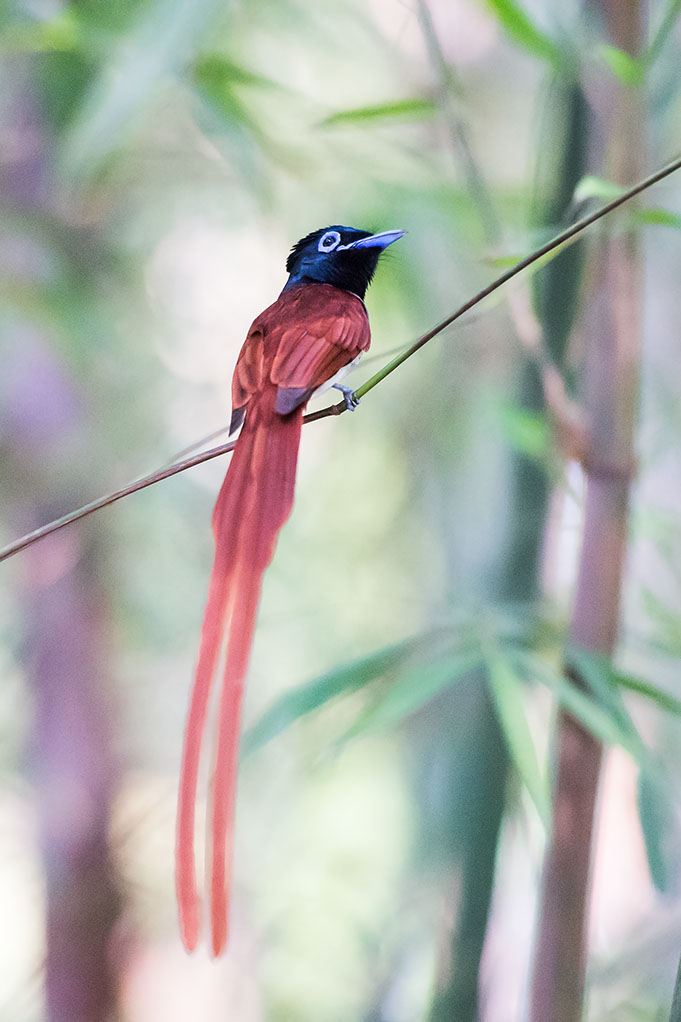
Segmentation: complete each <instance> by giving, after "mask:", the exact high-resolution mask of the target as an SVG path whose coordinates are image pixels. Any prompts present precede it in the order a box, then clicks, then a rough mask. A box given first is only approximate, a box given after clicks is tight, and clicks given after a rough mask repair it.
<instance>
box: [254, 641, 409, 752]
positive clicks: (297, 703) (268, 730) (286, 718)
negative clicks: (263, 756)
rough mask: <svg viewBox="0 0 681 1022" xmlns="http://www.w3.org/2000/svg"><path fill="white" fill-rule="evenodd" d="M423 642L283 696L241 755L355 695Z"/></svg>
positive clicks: (401, 646)
mask: <svg viewBox="0 0 681 1022" xmlns="http://www.w3.org/2000/svg"><path fill="white" fill-rule="evenodd" d="M423 641H424V640H423V637H420V638H418V639H410V640H408V641H407V642H401V643H398V644H397V645H395V646H388V647H387V648H386V649H382V650H379V651H378V652H377V653H372V654H371V656H368V657H363V658H362V659H360V660H354V661H353V662H352V663H349V664H345V665H343V666H342V667H339V668H337V669H335V670H333V671H329V672H328V673H327V674H324V675H322V677H320V678H315V679H314V681H310V682H307V684H305V685H301V686H300V687H299V688H295V689H293V690H292V691H290V692H286V693H285V694H284V695H283V696H281V697H280V698H279V699H277V700H276V702H275V703H274V704H273V705H272V706H271V707H270V708H269V709H268V710H266V711H265V713H264V714H263V715H262V717H261V718H260V720H258V721H257V722H256V723H255V724H254V725H253V726H252V727H251V728H249V730H248V731H247V732H246V734H245V735H244V737H243V739H242V742H241V753H242V755H243V756H247V755H249V754H250V753H251V752H254V751H255V750H256V749H259V748H261V747H262V746H263V745H266V744H267V742H269V741H271V740H272V739H273V738H276V736H277V735H279V734H281V732H282V731H284V730H285V729H286V728H287V727H289V726H290V725H291V724H293V723H295V721H297V720H299V719H300V718H301V717H304V716H305V715H306V714H308V713H311V712H312V711H313V710H317V709H319V707H321V706H323V705H324V704H325V703H328V702H329V701H330V700H331V699H335V698H336V697H337V696H339V695H343V694H347V693H349V692H356V691H357V690H358V689H360V688H363V687H364V686H365V685H367V684H369V682H371V681H374V679H376V678H379V677H381V676H382V675H383V674H385V673H386V672H387V671H390V670H392V669H394V668H395V667H396V666H398V665H399V664H400V663H402V662H403V661H404V660H405V659H406V658H408V657H409V656H410V655H411V654H413V652H414V651H415V649H416V648H418V646H420V644H421V643H422V642H423Z"/></svg>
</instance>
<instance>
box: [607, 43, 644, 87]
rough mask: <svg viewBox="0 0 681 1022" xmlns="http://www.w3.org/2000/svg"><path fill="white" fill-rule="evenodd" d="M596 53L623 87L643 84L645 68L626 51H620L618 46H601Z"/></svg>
mask: <svg viewBox="0 0 681 1022" xmlns="http://www.w3.org/2000/svg"><path fill="white" fill-rule="evenodd" d="M596 53H597V56H598V57H599V58H600V59H601V60H602V61H603V63H605V64H607V65H608V67H609V68H610V70H611V71H612V73H613V74H614V75H615V77H617V78H619V80H620V81H621V82H622V84H623V85H631V86H634V87H636V86H639V85H642V84H643V81H644V78H645V71H644V66H643V64H642V63H641V62H640V61H638V60H636V59H635V58H634V57H632V56H631V54H629V53H627V52H626V50H620V49H618V47H617V46H599V47H598V49H597V50H596Z"/></svg>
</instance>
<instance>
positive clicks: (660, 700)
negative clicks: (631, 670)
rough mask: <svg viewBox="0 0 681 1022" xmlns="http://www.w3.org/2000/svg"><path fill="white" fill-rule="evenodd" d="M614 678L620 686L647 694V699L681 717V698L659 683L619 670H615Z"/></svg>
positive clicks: (640, 693)
mask: <svg viewBox="0 0 681 1022" xmlns="http://www.w3.org/2000/svg"><path fill="white" fill-rule="evenodd" d="M614 678H615V681H616V683H617V684H618V685H619V687H620V688H624V689H627V690H628V691H629V692H636V693H637V695H640V696H645V698H646V699H650V700H651V701H652V702H654V703H657V705H658V706H659V708H660V709H661V710H666V711H667V712H668V713H674V714H676V716H678V717H681V699H677V698H676V696H673V695H671V694H670V693H669V692H665V691H664V689H661V688H658V687H657V685H652V684H650V682H648V681H644V680H643V679H642V678H635V677H633V675H631V674H622V673H621V672H619V671H616V672H615V674H614Z"/></svg>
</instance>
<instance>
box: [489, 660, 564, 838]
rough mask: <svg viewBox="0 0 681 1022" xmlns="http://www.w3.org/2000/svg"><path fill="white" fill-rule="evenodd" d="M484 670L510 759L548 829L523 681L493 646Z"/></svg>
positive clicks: (547, 797)
mask: <svg viewBox="0 0 681 1022" xmlns="http://www.w3.org/2000/svg"><path fill="white" fill-rule="evenodd" d="M487 669H488V680H489V686H490V690H491V693H492V698H493V700H494V705H495V707H496V711H497V715H498V717H499V724H500V725H501V729H502V731H503V734H504V738H505V739H506V744H507V746H508V751H509V754H510V756H511V760H512V761H513V763H514V764H515V767H516V770H517V771H518V774H519V776H520V778H521V780H522V781H523V783H524V784H525V786H526V788H527V790H528V792H529V794H530V796H531V798H532V801H533V802H534V804H535V807H536V809H537V812H538V813H539V817H540V819H541V821H542V823H543V824H544V826H545V827H547V828H548V826H549V823H550V819H551V805H550V795H549V789H548V784H547V778H546V772H545V771H542V770H541V769H540V767H539V758H538V756H537V751H536V749H535V746H534V741H533V739H532V734H531V732H530V728H529V726H528V723H527V718H526V716H525V711H524V707H523V702H524V691H523V690H524V685H523V681H522V678H521V677H520V675H518V674H517V673H516V671H515V670H514V669H513V665H512V662H511V660H510V659H509V658H508V657H505V656H503V655H502V653H501V652H500V651H499V650H498V649H496V648H494V646H492V647H491V648H490V649H488V651H487Z"/></svg>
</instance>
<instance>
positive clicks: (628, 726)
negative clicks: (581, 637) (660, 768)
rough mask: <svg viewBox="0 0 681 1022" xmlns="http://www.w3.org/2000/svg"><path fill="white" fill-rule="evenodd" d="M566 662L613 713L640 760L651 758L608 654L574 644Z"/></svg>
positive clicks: (570, 648)
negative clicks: (622, 694) (617, 680)
mask: <svg viewBox="0 0 681 1022" xmlns="http://www.w3.org/2000/svg"><path fill="white" fill-rule="evenodd" d="M566 661H567V663H568V664H569V665H570V666H574V667H575V669H576V670H577V672H578V674H579V676H580V678H582V679H583V680H584V682H585V683H586V684H587V685H588V686H589V688H590V689H591V691H592V692H593V694H594V696H595V697H596V700H597V701H598V702H599V703H600V704H601V705H602V706H603V708H604V709H605V710H606V711H607V712H608V713H610V715H611V716H612V718H613V720H614V721H615V722H616V723H617V725H618V726H619V728H620V730H621V732H622V734H623V735H624V736H627V740H628V744H629V747H630V748H631V749H632V750H633V755H634V756H635V758H636V760H637V761H638V762H639V763H645V762H646V761H648V759H649V752H648V749H647V748H646V746H645V745H644V743H643V741H642V740H641V737H640V735H639V733H638V731H637V729H636V725H635V724H634V722H633V720H632V719H631V716H630V715H629V712H628V711H627V708H626V707H625V705H624V702H623V700H622V696H621V694H620V692H619V689H618V687H617V684H616V678H615V674H614V672H613V669H612V664H611V661H610V659H609V658H608V657H606V656H603V655H602V654H599V653H593V652H591V651H590V650H586V649H582V648H581V647H579V646H575V645H574V644H571V645H570V646H569V647H568V649H567V651H566Z"/></svg>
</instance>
